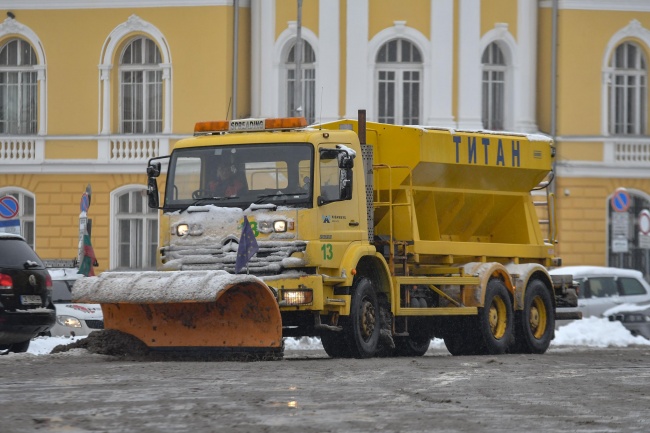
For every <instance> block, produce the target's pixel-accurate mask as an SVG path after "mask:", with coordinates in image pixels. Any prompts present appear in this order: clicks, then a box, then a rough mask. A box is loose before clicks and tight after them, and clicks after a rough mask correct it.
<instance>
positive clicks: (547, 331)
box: [509, 280, 555, 353]
mask: <svg viewBox="0 0 650 433" xmlns="http://www.w3.org/2000/svg"><path fill="white" fill-rule="evenodd" d="M554 332H555V312H554V310H553V301H552V299H551V294H550V293H549V290H548V288H547V287H546V285H545V284H544V283H543V282H542V281H540V280H531V281H530V282H529V283H528V287H527V288H526V295H525V296H524V308H523V310H521V311H518V312H517V314H516V315H515V341H514V344H513V345H512V346H511V348H510V349H509V350H510V352H512V353H544V352H546V350H547V349H548V347H549V346H550V344H551V340H552V339H553V333H554Z"/></svg>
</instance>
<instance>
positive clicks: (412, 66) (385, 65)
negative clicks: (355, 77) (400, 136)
mask: <svg viewBox="0 0 650 433" xmlns="http://www.w3.org/2000/svg"><path fill="white" fill-rule="evenodd" d="M393 41H397V42H398V43H397V61H395V62H381V63H379V62H377V55H378V53H379V51H381V50H382V49H383V48H384V47H385V46H386V45H387V44H389V43H390V42H393ZM402 41H404V42H406V43H408V44H409V45H410V46H411V47H412V48H414V49H415V50H417V51H418V54H419V56H420V62H404V61H402V46H403V45H402ZM375 69H376V71H375V80H374V81H375V91H374V95H375V98H374V99H375V103H374V106H375V113H376V117H377V120H378V121H379V122H387V123H389V122H388V120H387V119H386V118H380V117H379V107H380V105H381V104H385V103H388V101H380V100H379V99H380V97H379V94H380V91H379V87H380V86H381V85H382V84H391V83H392V84H393V86H394V101H393V104H394V105H393V110H394V124H396V125H403V124H404V118H405V112H404V104H403V100H404V91H403V89H404V86H405V85H406V84H407V83H408V82H411V83H417V87H418V90H417V98H418V102H417V104H418V107H417V113H418V114H417V120H416V121H414V122H412V123H410V124H422V123H423V112H422V109H423V105H424V104H423V95H424V92H423V82H424V56H423V53H422V50H421V49H420V48H419V47H418V45H417V44H415V43H414V42H413V41H411V40H410V39H408V38H404V37H399V38H394V39H391V40H388V41H386V42H384V43H383V44H382V45H381V46H380V47H379V48H378V49H377V51H376V52H375ZM382 73H387V74H390V73H393V74H394V77H393V79H392V80H391V79H390V78H385V77H384V78H382ZM412 73H417V74H418V79H417V80H414V79H412V78H407V75H408V74H412ZM411 96H413V94H412V93H411ZM411 108H412V107H411ZM411 117H413V116H411Z"/></svg>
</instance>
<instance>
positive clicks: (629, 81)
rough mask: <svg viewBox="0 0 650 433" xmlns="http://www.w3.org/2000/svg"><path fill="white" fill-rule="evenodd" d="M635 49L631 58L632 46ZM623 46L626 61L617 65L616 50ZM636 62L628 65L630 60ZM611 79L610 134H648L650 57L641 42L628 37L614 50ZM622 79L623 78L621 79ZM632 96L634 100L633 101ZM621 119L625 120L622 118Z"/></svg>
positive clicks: (621, 48)
mask: <svg viewBox="0 0 650 433" xmlns="http://www.w3.org/2000/svg"><path fill="white" fill-rule="evenodd" d="M632 47H633V48H634V49H635V55H634V58H633V59H628V58H627V54H628V53H629V48H632ZM619 50H624V51H625V52H624V55H625V56H626V59H625V61H626V64H625V65H618V64H616V61H617V53H618V52H619ZM630 61H631V62H632V63H633V65H632V66H631V67H629V68H628V65H629V62H630ZM610 67H611V78H610V81H609V133H610V134H611V135H645V133H646V131H647V123H648V122H647V119H648V58H647V56H646V55H645V53H644V51H643V47H641V46H640V45H639V44H638V43H635V42H632V41H625V42H622V43H621V44H619V45H618V46H617V47H616V48H615V49H614V52H613V53H612V57H611V62H610ZM619 80H621V81H623V82H622V83H619ZM630 98H632V99H634V101H630ZM619 119H622V123H621V122H619Z"/></svg>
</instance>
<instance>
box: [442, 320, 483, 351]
mask: <svg viewBox="0 0 650 433" xmlns="http://www.w3.org/2000/svg"><path fill="white" fill-rule="evenodd" d="M449 320H450V322H449V323H448V324H447V325H446V326H445V330H444V331H443V333H442V339H443V340H444V341H445V346H446V347H447V350H448V351H449V353H451V354H452V355H453V356H469V355H478V354H480V353H483V352H484V348H483V342H482V341H481V335H480V334H479V332H478V322H477V319H476V317H455V318H450V319H449Z"/></svg>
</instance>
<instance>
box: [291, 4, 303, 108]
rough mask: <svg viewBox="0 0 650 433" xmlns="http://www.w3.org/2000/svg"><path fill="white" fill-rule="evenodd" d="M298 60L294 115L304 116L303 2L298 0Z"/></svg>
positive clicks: (296, 48) (295, 54)
mask: <svg viewBox="0 0 650 433" xmlns="http://www.w3.org/2000/svg"><path fill="white" fill-rule="evenodd" d="M293 52H294V58H295V60H296V80H295V92H294V99H293V107H294V108H293V109H294V115H295V116H296V117H300V116H302V111H303V107H302V0H298V19H297V27H296V45H295V47H294V51H293Z"/></svg>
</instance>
